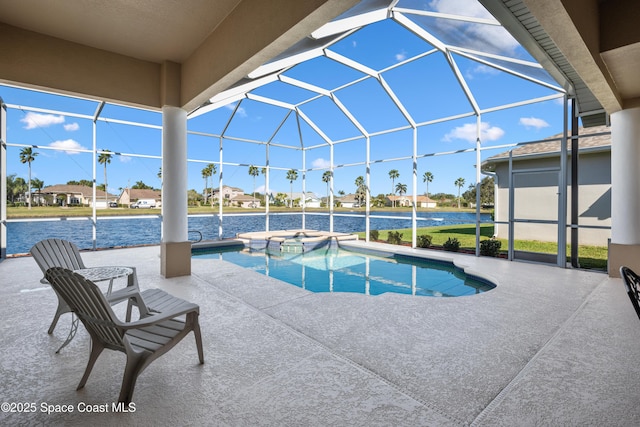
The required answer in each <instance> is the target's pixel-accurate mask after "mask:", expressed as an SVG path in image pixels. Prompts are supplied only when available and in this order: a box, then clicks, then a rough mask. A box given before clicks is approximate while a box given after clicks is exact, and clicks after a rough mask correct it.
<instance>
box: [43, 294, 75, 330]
mask: <svg viewBox="0 0 640 427" xmlns="http://www.w3.org/2000/svg"><path fill="white" fill-rule="evenodd" d="M69 311H70V310H69V306H67V304H65V303H64V302H62V300H61V299H60V298H58V308H57V309H56V314H55V315H54V316H53V321H51V326H49V330H48V331H47V333H48V334H49V335H51V334H52V333H53V330H54V329H55V328H56V325H57V324H58V319H60V316H61V315H62V314H64V313H67V312H69Z"/></svg>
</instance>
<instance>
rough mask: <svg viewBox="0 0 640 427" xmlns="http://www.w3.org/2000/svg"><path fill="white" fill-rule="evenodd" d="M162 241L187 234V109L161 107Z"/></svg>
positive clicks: (173, 240) (177, 240)
mask: <svg viewBox="0 0 640 427" xmlns="http://www.w3.org/2000/svg"><path fill="white" fill-rule="evenodd" d="M162 175H163V178H164V179H163V184H164V185H163V188H162V190H163V193H162V207H163V218H162V222H163V229H164V238H163V241H164V242H167V243H168V242H184V241H186V240H188V237H187V234H188V230H187V213H188V212H187V112H186V111H185V110H183V109H181V108H177V107H170V106H164V107H162Z"/></svg>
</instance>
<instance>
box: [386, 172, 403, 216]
mask: <svg viewBox="0 0 640 427" xmlns="http://www.w3.org/2000/svg"><path fill="white" fill-rule="evenodd" d="M389 178H391V193H392V194H395V191H394V188H395V183H396V178H400V172H398V170H397V169H391V170H390V171H389ZM392 207H394V208H395V207H396V202H395V200H394V201H393V202H392Z"/></svg>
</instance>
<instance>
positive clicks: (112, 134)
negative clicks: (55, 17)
mask: <svg viewBox="0 0 640 427" xmlns="http://www.w3.org/2000/svg"><path fill="white" fill-rule="evenodd" d="M411 3H416V2H410V1H408V2H407V1H405V2H401V4H400V6H404V7H407V6H410V5H411ZM425 8H426V10H428V11H437V12H442V13H450V14H458V13H461V14H463V15H465V16H474V17H478V18H487V17H489V18H490V16H488V14H487V13H486V11H484V9H482V8H481V6H479V5H478V4H477V3H475V1H474V2H469V1H447V2H444V1H438V0H434V1H429V2H427V3H426V5H425ZM411 19H412V20H413V22H415V23H416V25H418V26H419V27H420V28H423V29H425V30H427V31H429V33H430V34H433V35H436V36H438V37H441V40H443V42H444V43H446V44H448V45H452V46H456V47H459V48H460V53H455V52H454V53H452V54H451V55H452V57H453V60H454V61H455V64H456V66H457V68H458V70H459V73H460V75H462V76H463V77H464V81H465V82H466V84H467V85H468V87H469V89H470V90H471V92H472V94H473V96H474V97H475V100H476V101H477V104H478V106H479V108H481V109H483V110H486V109H491V108H494V107H499V106H501V105H506V104H511V103H517V102H521V101H524V100H527V99H532V98H539V97H544V96H548V95H553V94H556V93H558V92H556V91H554V90H552V89H550V88H549V87H547V86H544V85H540V84H536V83H532V82H531V81H528V80H524V79H521V78H519V77H516V76H513V75H511V74H508V73H506V72H504V71H502V70H500V69H499V67H500V66H509V67H510V68H511V69H513V70H514V71H515V72H523V73H524V72H526V73H527V75H531V76H532V77H534V78H536V79H539V80H540V81H542V82H545V83H549V84H551V83H552V81H551V79H550V77H549V76H548V75H547V74H546V72H544V70H539V69H535V68H532V67H530V66H528V61H532V58H531V57H530V56H529V55H528V53H526V52H525V51H524V50H523V49H522V48H521V47H520V46H519V45H518V44H517V43H516V42H515V40H513V39H512V38H510V36H509V35H508V34H506V32H505V30H504V29H502V28H501V27H496V26H493V25H482V24H478V23H468V22H463V21H458V20H448V19H442V18H434V17H431V16H412V17H411ZM480 48H482V49H483V51H484V52H488V54H489V55H486V56H481V55H479V53H478V52H474V50H475V49H480ZM328 49H329V51H330V52H331V54H334V55H336V57H340V58H343V57H344V58H349V59H350V60H354V61H359V62H360V63H361V64H363V65H364V66H366V67H369V68H370V69H373V70H374V71H376V72H380V73H381V74H380V75H381V76H382V80H383V81H384V83H385V84H387V85H388V86H389V87H390V88H391V90H392V91H393V93H394V94H395V96H397V98H398V100H399V101H400V102H401V103H402V105H403V106H404V107H405V108H406V110H407V111H408V113H409V114H410V115H411V117H412V118H413V119H414V120H415V121H416V122H417V123H424V122H430V121H435V120H440V119H443V118H448V117H452V116H456V115H463V114H469V113H471V112H472V111H473V110H472V107H471V104H470V103H469V101H468V99H467V97H466V96H465V93H464V91H463V90H462V88H461V86H460V83H459V82H458V80H457V79H456V77H455V74H454V72H453V70H452V67H451V66H450V64H449V63H448V62H447V61H446V57H445V55H444V54H442V53H441V52H437V51H435V52H432V53H431V54H428V55H425V56H422V57H420V58H418V59H415V60H411V59H412V58H416V56H417V55H421V54H424V53H426V52H430V51H432V50H433V46H432V45H431V44H429V43H427V42H426V41H425V40H423V39H422V38H420V37H418V36H416V35H415V34H414V33H412V32H410V31H407V30H406V28H404V27H403V26H402V25H400V24H399V23H398V22H394V21H391V20H386V21H382V22H377V23H374V24H371V25H369V26H367V27H364V28H363V29H361V30H359V31H357V32H354V33H353V34H351V35H349V36H348V37H346V38H344V39H342V40H341V41H339V42H338V43H336V44H334V45H332V46H330V47H329V48H328ZM469 52H471V53H472V54H473V55H472V56H473V59H470V58H468V57H465V55H469V54H470V53H469ZM491 55H501V57H500V58H498V57H495V56H491ZM502 57H509V58H514V59H516V60H518V61H522V64H520V63H513V62H505V61H504V60H502V59H501V58H502ZM475 59H480V60H482V61H490V62H492V63H493V64H495V65H496V67H491V66H488V65H486V64H484V63H482V62H479V61H477V60H475ZM405 61H410V62H406V63H405ZM397 64H403V65H402V66H400V67H397V68H393V67H394V66H396V65H397ZM283 75H284V76H285V77H286V78H290V79H295V80H303V81H304V82H306V83H307V84H311V85H314V86H317V87H320V88H322V89H324V90H329V91H333V93H334V95H335V96H336V98H337V99H338V100H339V101H340V102H341V103H342V104H343V105H344V106H345V107H346V108H347V109H348V110H349V111H350V112H351V113H352V114H353V116H354V117H355V118H356V119H357V120H358V122H359V123H360V125H361V126H362V127H364V129H365V130H366V131H367V132H368V133H370V134H375V133H379V132H384V131H386V130H389V129H396V128H401V127H406V126H407V124H408V122H407V120H406V119H405V118H404V116H403V114H402V113H401V111H400V110H399V109H398V108H397V107H396V106H395V105H394V103H393V102H392V100H391V99H390V98H389V96H388V94H387V92H386V91H385V89H384V87H383V85H382V84H381V82H380V81H379V80H377V79H375V78H371V77H370V76H367V75H366V74H363V73H362V72H361V71H359V70H356V69H354V68H351V67H348V66H345V64H344V63H340V62H339V60H338V61H337V60H335V59H331V58H328V57H326V56H321V57H317V58H314V59H311V60H309V61H307V62H305V63H302V64H299V65H296V66H294V67H292V68H290V69H288V70H286V71H285V72H284V73H283ZM358 79H360V80H358ZM354 81H356V83H353V82H354ZM350 83H351V84H350ZM348 84H350V85H349V86H346V87H343V86H344V85H348ZM253 94H255V95H257V96H259V97H267V98H271V99H274V100H277V101H279V102H284V103H288V104H295V105H298V106H299V110H300V111H301V112H302V113H303V114H304V115H305V116H306V117H308V118H309V119H310V120H311V121H312V122H313V123H315V124H316V125H317V126H318V127H319V128H320V129H322V131H323V132H324V133H325V134H326V135H327V136H328V137H329V138H330V139H331V140H332V141H341V140H344V139H348V138H355V137H358V136H360V138H359V139H356V140H352V141H348V142H339V143H336V144H335V145H334V164H335V165H351V166H346V167H342V168H338V169H336V170H335V171H334V180H335V181H334V182H335V184H334V188H335V191H336V192H337V191H339V190H343V191H345V192H346V193H349V192H353V191H354V190H355V184H354V181H355V179H356V177H357V176H360V175H362V176H364V175H365V172H366V170H365V166H364V164H362V163H364V161H365V158H366V157H365V156H366V154H365V153H366V144H365V139H364V138H362V137H361V133H360V131H359V130H358V128H357V126H355V125H354V124H353V123H351V122H350V121H349V119H348V118H347V117H346V116H345V115H344V114H343V113H342V112H341V111H340V110H339V108H338V107H337V106H336V103H335V102H334V101H332V100H331V99H330V98H329V97H328V96H317V94H315V93H313V92H311V91H309V90H307V89H303V88H300V87H297V86H294V85H291V84H287V83H285V82H284V81H275V82H273V83H269V84H266V85H264V86H262V87H260V88H258V89H256V90H254V91H253ZM0 97H2V98H3V100H4V102H5V103H7V104H10V105H11V106H20V105H22V106H28V107H37V108H43V109H52V110H57V111H67V112H70V113H72V114H71V115H61V114H57V113H56V114H52V113H48V112H39V111H36V112H34V111H29V110H28V109H24V108H9V110H8V113H7V115H8V118H7V140H8V141H7V142H8V143H9V147H8V149H7V153H8V159H7V169H8V174H14V173H15V174H17V175H18V176H21V177H23V178H25V179H26V178H27V174H28V168H27V165H23V164H21V163H20V162H19V152H20V149H21V148H22V147H14V146H12V145H13V144H26V145H36V146H38V148H36V149H35V151H36V152H38V153H39V155H38V156H37V158H36V161H35V162H34V163H33V165H32V176H33V177H35V178H39V179H41V180H43V181H44V183H45V186H46V185H53V184H63V183H66V182H67V181H69V180H80V179H88V180H91V178H92V173H93V162H92V154H91V153H88V152H82V151H87V150H91V149H92V144H93V140H92V134H93V129H92V121H91V120H90V119H86V118H82V117H75V116H73V114H81V115H89V116H92V115H93V114H94V112H95V110H96V107H97V105H98V103H97V102H96V101H89V100H82V99H78V98H69V97H62V96H56V95H51V94H46V93H41V92H34V91H29V90H24V89H18V88H14V87H8V86H0ZM314 97H315V98H314ZM309 99H313V100H311V101H309ZM236 107H237V109H236ZM234 109H236V110H235V111H236V112H235V115H233V117H232V113H233V111H234ZM562 111H563V106H562V101H561V100H558V99H556V100H549V101H545V102H540V103H536V104H532V105H523V106H520V107H517V108H512V109H508V110H499V111H495V112H487V113H484V114H482V125H481V126H482V127H481V135H482V144H483V146H484V147H493V146H500V145H504V144H512V143H516V142H523V141H531V140H537V139H542V138H545V137H548V136H551V135H554V134H557V133H560V132H561V130H562V122H563V116H562ZM101 117H103V118H110V119H116V120H125V121H132V122H143V123H147V124H150V125H155V126H158V125H160V124H161V115H160V114H159V113H157V112H149V111H144V110H139V109H132V108H125V107H120V106H115V105H111V104H107V106H106V107H105V108H104V110H103V111H102V113H101ZM227 123H228V127H227V128H226V129H227V130H226V133H225V136H227V137H229V138H228V139H225V140H224V142H223V147H224V149H223V160H224V162H226V163H230V164H225V165H224V166H223V170H224V175H223V177H224V183H225V184H226V185H232V186H235V187H240V188H242V189H244V190H245V192H247V193H250V192H252V191H253V179H252V177H251V176H249V175H248V165H250V164H254V165H256V166H259V167H262V166H264V165H265V164H266V161H265V158H266V145H265V144H255V143H250V142H241V141H238V140H237V139H248V140H254V141H267V140H271V141H272V142H273V143H274V144H277V145H279V146H278V147H271V148H270V149H269V162H270V166H271V167H272V169H271V174H270V186H269V187H270V190H271V191H274V192H284V193H288V192H289V190H290V185H289V181H287V180H286V178H285V176H286V170H287V169H290V168H296V169H298V168H300V169H301V168H302V167H303V156H302V151H301V150H300V149H299V148H300V146H301V142H300V141H301V138H302V145H303V146H304V147H316V148H311V149H308V150H306V153H305V160H306V167H307V168H313V169H314V170H311V171H308V172H307V173H306V177H307V180H306V182H307V184H306V191H313V192H315V193H316V194H318V195H320V196H324V195H325V194H326V191H327V190H326V188H327V187H326V184H325V183H323V182H322V180H321V177H322V173H323V172H324V168H326V167H328V166H329V159H330V150H329V147H328V145H327V144H326V142H325V141H324V140H323V138H321V137H320V136H319V135H318V133H317V132H316V131H315V130H314V129H313V128H312V126H310V125H309V124H308V123H307V122H306V121H305V120H302V119H297V118H296V115H295V114H292V113H291V112H290V111H289V110H287V109H286V108H282V107H279V106H274V105H269V104H265V103H263V102H259V100H253V99H244V100H242V101H241V102H240V104H239V105H237V104H236V103H232V104H229V105H227V106H222V107H220V108H218V109H215V110H213V111H211V112H209V113H207V114H203V115H201V116H198V117H196V118H194V119H191V120H190V121H189V125H188V127H189V130H192V131H197V132H205V133H210V134H216V135H219V134H220V133H221V132H222V131H223V129H225V126H226V125H227ZM97 135H98V142H97V149H98V150H100V149H108V150H110V151H112V152H116V153H124V154H133V155H135V156H126V155H121V156H114V158H113V159H112V161H111V163H110V164H109V165H108V166H107V174H108V186H109V191H110V192H111V193H114V194H118V193H119V191H120V190H119V189H121V188H125V187H127V186H129V185H133V184H135V183H136V182H137V181H143V182H145V183H146V184H148V185H151V186H154V187H159V186H160V181H159V179H158V177H157V174H158V171H159V168H160V166H161V161H160V160H159V159H155V158H147V157H145V156H160V154H161V131H160V130H159V129H155V128H148V127H136V126H130V125H127V124H121V123H116V122H113V121H99V122H98V123H97ZM412 135H413V133H412V131H411V130H410V129H409V130H401V131H397V132H394V133H387V134H379V135H374V136H372V137H371V148H370V159H371V161H372V162H373V163H372V164H371V193H372V195H377V194H379V193H389V192H390V191H391V189H392V181H391V179H390V178H389V176H388V172H389V170H391V169H397V170H398V171H399V173H400V178H398V179H396V180H395V183H396V184H397V183H398V182H401V183H404V184H406V185H407V187H408V190H409V193H411V191H412V161H411V159H405V160H397V161H384V162H381V161H382V160H385V159H393V158H401V157H410V156H411V154H412V149H413V147H412V144H413V143H412V138H413V136H412ZM475 135H476V117H475V116H469V117H463V118H458V119H451V120H446V121H442V122H439V123H435V124H430V125H427V126H420V127H419V128H418V154H419V155H426V157H424V158H419V159H418V188H417V191H418V194H423V193H424V192H425V184H424V183H423V180H422V175H423V174H424V172H426V171H430V172H431V173H432V174H433V175H434V180H433V182H432V183H431V184H429V192H430V193H431V194H432V193H437V192H445V193H453V194H455V193H456V192H457V188H456V187H455V186H454V181H455V180H456V179H457V178H458V177H463V178H464V179H465V182H466V184H465V187H464V188H463V190H465V189H466V187H467V186H468V185H469V184H471V183H474V182H475V179H476V178H475V177H476V175H475V173H476V172H475V163H476V157H475V156H476V155H475V153H462V154H455V155H451V154H445V155H433V156H432V154H436V153H443V152H452V151H458V150H465V149H470V148H474V147H475ZM280 146H282V147H280ZM51 147H56V148H61V149H64V151H55V150H51V149H49V148H51ZM285 147H291V148H285ZM294 148H297V149H294ZM77 150H80V152H79V151H77ZM502 151H505V149H504V148H498V149H495V150H486V151H483V154H482V158H483V159H486V158H487V157H490V156H492V155H494V154H497V153H499V152H502ZM188 158H189V159H190V160H193V162H190V163H189V165H188V172H189V188H190V189H195V190H196V191H198V192H202V189H203V187H204V179H203V178H202V177H201V170H202V169H203V168H204V167H205V166H206V164H207V163H209V162H211V163H214V164H217V163H218V162H219V160H220V143H219V138H217V137H216V138H211V137H206V136H200V135H193V134H190V135H189V137H188ZM237 164H239V165H237ZM219 169H220V168H219V167H218V170H219ZM103 176H104V170H103V167H102V166H101V165H98V166H97V172H96V177H97V182H98V183H102V182H104V178H103ZM301 178H302V172H300V173H299V178H298V180H297V181H296V182H294V191H302V179H301ZM217 183H218V181H217V177H216V178H215V180H214V184H213V185H214V186H217ZM209 186H211V183H209ZM256 187H257V189H258V191H264V188H265V187H264V177H263V176H262V175H260V176H259V177H258V178H257V179H256Z"/></svg>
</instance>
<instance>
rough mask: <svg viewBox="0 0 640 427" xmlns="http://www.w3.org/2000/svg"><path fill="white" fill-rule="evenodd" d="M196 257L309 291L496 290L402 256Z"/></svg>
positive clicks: (323, 252) (339, 252) (441, 265)
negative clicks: (249, 271)
mask: <svg viewBox="0 0 640 427" xmlns="http://www.w3.org/2000/svg"><path fill="white" fill-rule="evenodd" d="M194 257H196V258H212V259H222V260H225V261H228V262H231V263H233V264H236V265H239V266H241V267H244V268H247V269H250V270H253V271H256V272H259V273H261V274H264V275H266V276H270V277H273V278H276V279H279V280H282V281H284V282H287V283H290V284H292V285H295V286H298V287H301V288H303V289H306V290H308V291H311V292H355V293H360V294H366V295H380V294H383V293H385V292H394V293H399V294H407V295H420V296H432V297H457V296H464V295H474V294H479V293H482V292H486V291H488V290H491V289H493V288H494V287H495V285H493V284H491V283H489V282H487V281H484V280H481V279H479V278H475V277H471V276H468V275H466V274H465V273H464V271H462V270H461V269H459V268H457V267H455V266H454V265H453V264H451V263H446V262H439V261H431V260H425V259H422V258H415V257H407V256H400V255H392V256H379V255H371V254H362V253H358V252H353V251H349V250H345V249H317V250H314V251H310V252H306V253H281V252H268V251H267V252H265V251H255V250H253V251H251V250H248V249H242V250H234V251H223V252H220V251H217V252H209V251H207V252H194Z"/></svg>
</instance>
